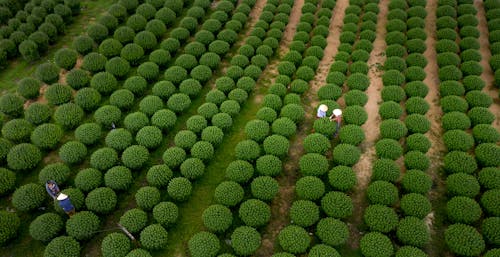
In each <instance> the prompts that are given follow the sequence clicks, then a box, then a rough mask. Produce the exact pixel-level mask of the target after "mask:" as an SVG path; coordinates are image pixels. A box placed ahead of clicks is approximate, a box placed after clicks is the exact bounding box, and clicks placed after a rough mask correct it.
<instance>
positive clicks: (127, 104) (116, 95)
mask: <svg viewBox="0 0 500 257" xmlns="http://www.w3.org/2000/svg"><path fill="white" fill-rule="evenodd" d="M109 103H110V104H111V105H114V106H116V107H118V108H120V110H128V109H130V108H131V107H132V105H133V103H134V94H133V93H132V92H131V91H130V90H128V89H118V90H116V91H115V92H113V93H112V94H111V96H110V97H109ZM127 117H128V116H127ZM125 119H126V118H125Z"/></svg>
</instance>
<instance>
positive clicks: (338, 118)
mask: <svg viewBox="0 0 500 257" xmlns="http://www.w3.org/2000/svg"><path fill="white" fill-rule="evenodd" d="M330 120H331V121H334V122H335V123H336V126H335V132H334V133H333V137H334V138H335V137H337V135H338V133H339V131H340V125H341V124H342V110H340V109H334V110H333V112H332V116H330Z"/></svg>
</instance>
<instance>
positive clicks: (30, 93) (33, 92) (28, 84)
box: [0, 77, 42, 114]
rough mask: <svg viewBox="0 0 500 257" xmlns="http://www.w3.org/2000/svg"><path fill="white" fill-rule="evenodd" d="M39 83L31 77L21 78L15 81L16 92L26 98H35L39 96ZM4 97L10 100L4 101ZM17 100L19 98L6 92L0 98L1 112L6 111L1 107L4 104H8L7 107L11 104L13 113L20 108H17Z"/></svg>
mask: <svg viewBox="0 0 500 257" xmlns="http://www.w3.org/2000/svg"><path fill="white" fill-rule="evenodd" d="M41 85H42V83H41V82H40V81H39V80H37V79H34V78H31V77H27V78H23V79H21V80H20V81H19V82H18V83H17V93H18V94H20V95H21V96H22V97H24V98H26V99H34V98H37V97H38V96H39V91H40V87H41ZM6 96H7V97H6ZM4 97H6V99H5V100H10V101H7V102H6V103H4V101H5V100H3V98H4ZM9 98H10V99H9ZM12 100H13V101H12ZM21 100H22V99H21ZM18 102H19V99H17V97H15V96H14V95H12V94H6V95H4V96H2V97H1V98H0V110H1V111H2V112H3V113H6V111H4V109H3V108H4V106H9V107H11V106H12V107H15V108H14V113H15V112H16V111H19V110H21V109H20V108H19V103H18ZM16 103H17V104H16ZM21 106H22V104H21ZM7 112H8V111H7ZM6 114H8V113H6Z"/></svg>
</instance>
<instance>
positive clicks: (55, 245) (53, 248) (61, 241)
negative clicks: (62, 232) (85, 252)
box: [43, 236, 80, 257]
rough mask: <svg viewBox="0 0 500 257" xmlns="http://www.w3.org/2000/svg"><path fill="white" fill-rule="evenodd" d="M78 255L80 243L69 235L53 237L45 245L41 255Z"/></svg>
mask: <svg viewBox="0 0 500 257" xmlns="http://www.w3.org/2000/svg"><path fill="white" fill-rule="evenodd" d="M63 255H64V256H68V257H78V256H80V244H79V243H78V241H76V240H75V239H74V238H73V237H71V236H60V237H56V238H54V239H53V240H52V241H50V243H49V244H48V245H47V246H46V247H45V251H44V252H43V257H56V256H63Z"/></svg>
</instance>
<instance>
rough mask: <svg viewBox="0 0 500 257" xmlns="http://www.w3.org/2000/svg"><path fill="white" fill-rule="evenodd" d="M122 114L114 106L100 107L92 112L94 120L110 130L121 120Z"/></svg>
mask: <svg viewBox="0 0 500 257" xmlns="http://www.w3.org/2000/svg"><path fill="white" fill-rule="evenodd" d="M121 115H122V112H121V111H120V109H119V108H118V107H116V106H114V105H102V106H101V107H99V109H97V110H96V111H95V112H94V119H95V121H96V122H97V123H99V124H101V125H102V126H104V127H107V128H112V126H113V124H117V123H118V122H119V121H120V120H121Z"/></svg>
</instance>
